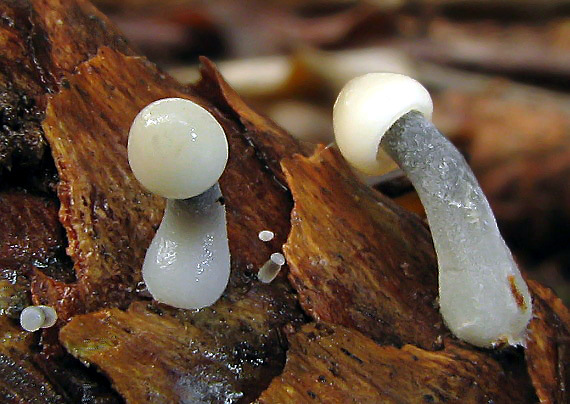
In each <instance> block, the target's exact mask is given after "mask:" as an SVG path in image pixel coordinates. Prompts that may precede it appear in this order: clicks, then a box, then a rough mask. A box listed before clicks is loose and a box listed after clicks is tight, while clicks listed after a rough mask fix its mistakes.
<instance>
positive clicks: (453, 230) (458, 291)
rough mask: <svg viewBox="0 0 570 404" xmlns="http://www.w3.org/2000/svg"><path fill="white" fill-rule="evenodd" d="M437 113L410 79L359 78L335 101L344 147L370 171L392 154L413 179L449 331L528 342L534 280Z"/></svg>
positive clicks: (473, 338) (485, 343) (491, 340)
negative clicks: (523, 270)
mask: <svg viewBox="0 0 570 404" xmlns="http://www.w3.org/2000/svg"><path fill="white" fill-rule="evenodd" d="M431 112H432V102H431V98H430V96H429V93H428V92H427V90H426V89H425V88H424V87H423V86H421V84H419V83H418V82H417V81H415V80H413V79H411V78H409V77H406V76H402V75H397V74H389V73H372V74H368V75H365V76H362V77H359V78H356V79H354V80H352V81H350V82H349V83H348V84H347V85H346V87H345V88H344V89H343V90H342V91H341V93H340V95H339V97H338V99H337V101H336V103H335V107H334V113H333V121H334V130H335V137H336V141H337V144H338V147H339V149H340V150H341V152H342V154H343V155H344V156H345V158H346V159H347V160H348V161H349V162H350V163H351V164H352V165H354V166H355V167H356V168H358V169H360V170H362V171H364V172H366V173H369V174H375V173H378V172H382V170H383V168H382V167H383V164H382V162H381V160H382V159H383V157H382V153H387V154H388V155H389V156H390V157H391V158H392V159H394V160H395V161H396V162H397V163H398V165H399V166H400V167H401V168H402V170H403V171H404V172H405V173H406V175H407V176H408V177H409V179H410V180H411V182H412V184H413V185H414V187H415V189H416V191H417V193H418V195H419V197H420V199H421V201H422V204H423V205H424V208H425V210H426V214H427V218H428V222H429V225H430V228H431V232H432V237H433V241H434V246H435V249H436V253H437V258H438V265H439V306H440V311H441V314H442V316H443V318H444V320H445V322H446V324H447V325H448V327H449V328H450V330H451V331H452V332H453V333H454V334H455V335H456V336H457V337H459V338H461V339H463V340H465V341H467V342H470V343H472V344H474V345H477V346H481V347H490V346H493V345H495V344H499V343H509V344H523V343H524V337H525V330H526V326H527V324H528V322H529V321H530V317H531V312H532V309H531V298H530V294H529V292H528V288H527V285H526V283H525V282H524V280H523V278H522V276H521V274H520V272H519V270H518V267H517V265H516V263H515V262H514V260H513V257H512V255H511V252H510V251H509V249H508V247H507V246H506V244H505V242H504V240H503V238H502V237H501V235H500V233H499V230H498V227H497V223H496V221H495V218H494V216H493V213H492V211H491V208H490V206H489V203H488V201H487V199H486V198H485V195H484V194H483V192H482V190H481V188H480V187H479V184H478V183H477V180H476V179H475V176H474V174H473V172H472V170H471V169H470V167H469V166H468V164H467V162H466V161H465V159H464V158H463V156H462V155H461V153H459V151H458V150H457V149H456V148H455V147H454V146H453V145H452V144H451V142H449V140H447V139H446V138H445V137H444V136H443V135H442V134H441V133H440V132H439V131H438V130H437V128H436V127H435V126H434V125H433V124H432V123H431V122H430V120H429V118H430V117H431ZM380 146H381V148H380Z"/></svg>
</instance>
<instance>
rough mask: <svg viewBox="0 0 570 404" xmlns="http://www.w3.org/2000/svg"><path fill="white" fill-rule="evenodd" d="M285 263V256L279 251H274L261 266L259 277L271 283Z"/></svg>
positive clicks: (264, 281)
mask: <svg viewBox="0 0 570 404" xmlns="http://www.w3.org/2000/svg"><path fill="white" fill-rule="evenodd" d="M283 265H285V256H284V255H283V254H281V253H278V252H276V253H273V254H271V256H270V257H269V259H268V260H267V262H265V264H263V266H262V267H261V268H259V271H258V272H257V278H258V279H259V280H260V281H261V282H263V283H270V282H271V281H272V280H273V279H275V278H276V277H277V275H278V274H279V272H280V271H281V267H282V266H283Z"/></svg>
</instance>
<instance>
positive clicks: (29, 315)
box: [20, 306, 46, 332]
mask: <svg viewBox="0 0 570 404" xmlns="http://www.w3.org/2000/svg"><path fill="white" fill-rule="evenodd" d="M45 319H46V318H45V313H44V312H43V310H42V309H41V308H40V307H38V306H28V307H26V308H25V309H24V310H22V313H20V325H21V326H22V328H23V329H24V330H26V331H30V332H34V331H37V330H39V329H40V328H42V326H43V325H44V322H45Z"/></svg>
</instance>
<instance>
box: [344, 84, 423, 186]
mask: <svg viewBox="0 0 570 404" xmlns="http://www.w3.org/2000/svg"><path fill="white" fill-rule="evenodd" d="M413 110H415V111H418V112H421V113H422V114H423V115H424V116H425V117H426V118H427V119H431V115H432V112H433V103H432V100H431V97H430V95H429V93H428V91H427V90H426V89H425V87H424V86H422V85H421V84H420V83H419V82H417V81H416V80H414V79H412V78H411V77H408V76H404V75H402V74H396V73H369V74H365V75H364V76H360V77H357V78H355V79H352V80H351V81H349V82H348V83H347V84H346V85H345V86H344V88H343V89H342V90H341V92H340V94H339V96H338V98H337V99H336V102H335V104H334V108H333V126H334V134H335V140H336V143H337V145H338V148H339V149H340V151H341V153H342V155H343V156H344V157H345V158H346V160H347V161H348V162H349V163H350V164H351V165H352V166H354V167H355V168H357V169H358V170H360V171H362V172H364V173H366V174H369V175H380V174H383V173H385V171H386V169H385V167H386V165H387V164H388V163H387V162H386V161H387V160H389V159H390V158H389V157H388V156H387V155H385V154H384V152H383V151H382V150H381V149H380V141H381V139H382V136H384V133H386V131H387V130H388V129H390V127H391V126H392V125H393V124H394V123H395V122H396V121H397V120H398V119H400V118H401V117H402V116H403V115H405V114H407V113H408V112H410V111H413ZM379 154H384V155H382V156H379Z"/></svg>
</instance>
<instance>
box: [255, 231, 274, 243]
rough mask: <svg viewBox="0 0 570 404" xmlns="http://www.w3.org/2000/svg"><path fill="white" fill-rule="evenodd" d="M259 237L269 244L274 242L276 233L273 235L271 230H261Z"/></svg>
mask: <svg viewBox="0 0 570 404" xmlns="http://www.w3.org/2000/svg"><path fill="white" fill-rule="evenodd" d="M257 237H258V238H259V239H260V240H261V241H263V242H264V243H267V242H268V241H271V240H273V237H275V233H273V232H272V231H271V230H261V231H260V232H259V234H258V235H257Z"/></svg>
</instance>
